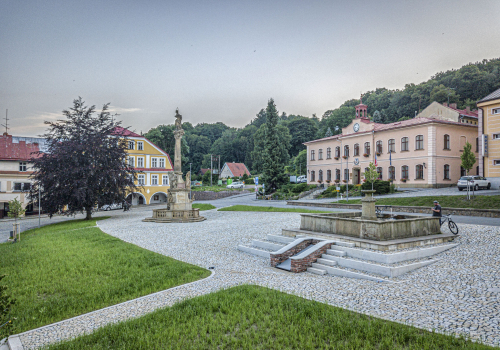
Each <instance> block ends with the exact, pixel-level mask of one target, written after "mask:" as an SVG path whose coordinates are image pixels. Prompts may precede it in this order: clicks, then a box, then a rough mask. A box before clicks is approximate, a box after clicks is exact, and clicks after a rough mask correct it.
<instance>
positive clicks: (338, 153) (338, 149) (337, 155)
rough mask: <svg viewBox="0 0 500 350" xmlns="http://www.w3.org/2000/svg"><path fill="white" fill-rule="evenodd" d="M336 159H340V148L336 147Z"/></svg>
mask: <svg viewBox="0 0 500 350" xmlns="http://www.w3.org/2000/svg"><path fill="white" fill-rule="evenodd" d="M335 158H340V146H337V147H335Z"/></svg>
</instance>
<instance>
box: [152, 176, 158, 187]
mask: <svg viewBox="0 0 500 350" xmlns="http://www.w3.org/2000/svg"><path fill="white" fill-rule="evenodd" d="M151 185H155V186H158V175H151Z"/></svg>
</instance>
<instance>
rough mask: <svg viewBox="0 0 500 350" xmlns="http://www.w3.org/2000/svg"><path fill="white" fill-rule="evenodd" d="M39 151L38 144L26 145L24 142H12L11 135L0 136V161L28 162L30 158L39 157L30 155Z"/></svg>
mask: <svg viewBox="0 0 500 350" xmlns="http://www.w3.org/2000/svg"><path fill="white" fill-rule="evenodd" d="M39 150H40V149H39V147H38V143H26V141H19V142H18V143H14V142H12V135H8V134H5V133H4V134H3V135H2V136H0V160H19V161H28V160H29V159H30V158H33V157H34V158H38V157H39V155H37V154H31V153H33V152H38V151H39Z"/></svg>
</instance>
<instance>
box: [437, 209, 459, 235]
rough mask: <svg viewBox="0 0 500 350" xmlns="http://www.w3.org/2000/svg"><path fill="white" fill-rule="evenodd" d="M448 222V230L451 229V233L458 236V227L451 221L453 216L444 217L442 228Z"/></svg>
mask: <svg viewBox="0 0 500 350" xmlns="http://www.w3.org/2000/svg"><path fill="white" fill-rule="evenodd" d="M446 221H448V228H449V229H450V231H451V233H453V234H454V235H458V226H457V224H455V222H454V221H453V220H452V219H451V214H448V215H445V216H443V217H442V220H441V226H443V224H444V223H445V222H446Z"/></svg>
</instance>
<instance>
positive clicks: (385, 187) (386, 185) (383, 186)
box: [361, 180, 391, 194]
mask: <svg viewBox="0 0 500 350" xmlns="http://www.w3.org/2000/svg"><path fill="white" fill-rule="evenodd" d="M361 189H363V190H371V189H372V184H371V183H369V182H365V183H363V185H362V186H361ZM373 189H374V190H375V193H376V194H386V193H389V192H390V191H391V183H390V182H389V181H383V180H375V181H374V182H373Z"/></svg>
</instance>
